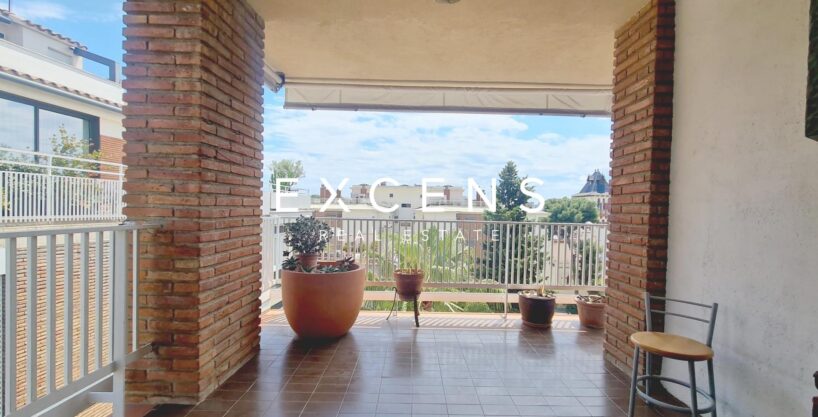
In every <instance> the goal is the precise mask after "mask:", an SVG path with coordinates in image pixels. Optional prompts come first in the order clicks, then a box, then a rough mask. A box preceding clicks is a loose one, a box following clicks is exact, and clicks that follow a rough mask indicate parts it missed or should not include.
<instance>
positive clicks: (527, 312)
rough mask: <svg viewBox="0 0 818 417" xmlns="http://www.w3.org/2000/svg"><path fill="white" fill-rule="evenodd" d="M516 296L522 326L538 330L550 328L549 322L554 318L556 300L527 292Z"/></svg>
mask: <svg viewBox="0 0 818 417" xmlns="http://www.w3.org/2000/svg"><path fill="white" fill-rule="evenodd" d="M518 295H519V303H520V315H521V316H522V319H523V324H525V325H526V326H529V327H535V328H538V329H549V328H551V320H552V319H553V318H554V309H555V308H556V305H557V299H556V298H554V297H541V296H539V295H537V294H536V293H528V292H521V293H519V294H518Z"/></svg>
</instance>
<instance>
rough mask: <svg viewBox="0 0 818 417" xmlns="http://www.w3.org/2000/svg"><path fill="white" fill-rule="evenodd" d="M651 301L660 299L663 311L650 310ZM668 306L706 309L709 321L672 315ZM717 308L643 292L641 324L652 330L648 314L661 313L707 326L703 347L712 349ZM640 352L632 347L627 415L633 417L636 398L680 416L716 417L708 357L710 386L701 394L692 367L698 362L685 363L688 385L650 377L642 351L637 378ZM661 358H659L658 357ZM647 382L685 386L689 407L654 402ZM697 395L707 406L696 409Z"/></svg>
mask: <svg viewBox="0 0 818 417" xmlns="http://www.w3.org/2000/svg"><path fill="white" fill-rule="evenodd" d="M653 300H663V301H665V310H657V309H654V308H653V303H652V301H653ZM669 303H680V304H687V305H692V306H696V307H701V308H705V309H709V310H710V318H709V319H702V318H699V317H693V316H689V315H686V314H680V313H674V312H670V311H668V310H667V304H669ZM718 309H719V305H718V303H713V304H701V303H696V302H692V301H686V300H679V299H675V298H667V297H658V296H653V295H650V294H649V293H647V292H646V293H645V324H646V330H647V331H649V332H652V331H653V320H652V317H651V315H652V314H653V313H656V314H663V315H665V316H675V317H681V318H683V319H688V320H695V321H698V322H702V323H705V324H707V326H708V327H707V340H706V342H705V344H706V345H707V346H708V347H712V344H713V331H714V329H715V324H716V313H717V312H718ZM640 353H641V349H639V346H636V347H635V348H634V352H633V373H632V375H631V391H630V401H629V406H628V416H629V417H633V415H634V412H635V408H636V396H637V395H638V396H639V397H640V398H641V399H642V400H644V401H645V402H646V403H648V405H655V406H657V407H661V408H666V409H669V410H673V411H677V412H681V413H690V415H691V416H693V417H696V416H698V415H699V414H707V413H710V415H711V416H713V417H716V382H715V379H714V375H713V359H712V358H710V359H708V360H707V377H708V382H709V385H710V390H709V392H708V391H705V390H704V389H702V388H699V387H697V386H696V369H695V364H696V362H700V361H695V360H691V361H687V363H688V364H687V365H688V372H689V374H690V382H687V381H682V380H679V379H675V378H668V377H663V376H661V375H653V372H652V371H653V369H652V368H653V364H652V360H651V359H652V356H653V354H651V353H650V352H647V351H646V352H645V375H642V376H640V375H639V354H640ZM660 356H661V355H660ZM667 359H674V358H667ZM651 381H660V382H661V381H664V382H670V383H673V384H677V385H681V386H683V387H686V388H688V389H689V390H690V407H680V406H677V405H673V404H668V403H666V402H664V401H661V400H659V399H656V398H654V397H651V396H650V382H651ZM640 382H642V383H644V387H645V390H644V391H642V390H641V389H640V388H639V386H638V385H639V383H640ZM697 393H698V394H701V395H702V396H703V397H704V398H705V399H707V400H708V401H709V402H710V404H709V405H708V406H707V407H702V408H699V401H698V396H697Z"/></svg>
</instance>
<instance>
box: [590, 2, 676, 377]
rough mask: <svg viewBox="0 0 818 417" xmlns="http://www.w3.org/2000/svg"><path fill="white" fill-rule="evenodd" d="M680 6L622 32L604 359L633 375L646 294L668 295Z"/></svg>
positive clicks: (653, 12)
mask: <svg viewBox="0 0 818 417" xmlns="http://www.w3.org/2000/svg"><path fill="white" fill-rule="evenodd" d="M674 4H675V3H674V0H652V1H650V2H649V4H647V5H646V6H645V7H643V8H642V9H641V10H640V11H639V13H638V14H637V15H636V16H634V17H632V18H631V19H630V20H629V21H628V22H627V23H625V25H624V26H622V28H620V29H619V30H618V31H617V32H616V44H615V67H614V89H613V91H614V103H613V137H612V139H613V141H612V145H611V159H612V161H611V177H612V178H611V205H610V209H611V213H610V225H611V233H610V237H609V243H608V266H607V268H608V289H607V294H608V300H609V301H608V318H607V326H606V330H605V358H606V360H607V361H608V362H609V363H611V364H612V365H614V366H615V367H617V368H619V369H622V370H625V371H628V372H629V371H630V369H631V364H632V361H633V360H632V356H633V349H632V347H631V345H630V344H629V342H628V337H629V336H630V334H632V333H634V332H636V331H639V330H644V328H645V320H644V310H645V309H644V305H643V304H644V303H643V301H642V300H643V298H642V297H643V296H642V294H643V292H644V291H650V292H651V293H652V294H656V295H664V292H665V272H666V271H665V266H666V261H667V235H668V227H667V224H668V197H669V185H670V140H671V125H672V117H673V50H674V26H675V23H674V20H675V10H674V7H675V6H674ZM654 323H657V324H658V325H659V326H660V328H661V325H662V323H661V322H658V321H654Z"/></svg>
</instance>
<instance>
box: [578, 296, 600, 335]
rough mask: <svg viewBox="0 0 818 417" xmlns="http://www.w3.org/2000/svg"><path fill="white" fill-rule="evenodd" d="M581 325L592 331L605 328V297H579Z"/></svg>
mask: <svg viewBox="0 0 818 417" xmlns="http://www.w3.org/2000/svg"><path fill="white" fill-rule="evenodd" d="M576 300H577V313H579V323H580V324H581V325H583V326H585V327H590V328H592V329H601V328H603V327H605V304H606V303H605V296H602V295H594V294H592V295H577V298H576Z"/></svg>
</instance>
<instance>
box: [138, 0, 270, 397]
mask: <svg viewBox="0 0 818 417" xmlns="http://www.w3.org/2000/svg"><path fill="white" fill-rule="evenodd" d="M124 7H125V11H126V15H125V18H124V19H125V23H126V28H125V30H124V34H125V37H126V40H125V43H124V48H125V50H126V54H125V62H126V65H127V67H126V68H125V69H124V74H125V75H126V76H127V79H126V80H125V81H124V82H123V86H124V87H125V89H126V93H125V101H126V103H127V105H126V107H125V109H124V113H125V121H124V125H125V129H126V131H125V134H124V138H125V140H126V145H125V155H126V157H125V163H126V164H127V165H128V170H127V172H126V184H125V189H126V191H127V196H126V202H127V205H128V207H127V208H126V210H125V214H126V215H127V216H128V218H129V219H131V220H150V221H160V222H162V223H163V224H164V227H163V229H162V230H161V231H158V232H156V233H152V234H145V235H144V236H146V237H145V239H144V240H145V242H144V252H143V254H142V262H143V265H144V266H145V269H144V270H143V271H141V273H140V289H141V291H142V292H141V294H143V295H144V298H143V300H142V301H143V302H144V303H145V305H144V307H143V308H142V309H141V312H142V315H141V318H142V319H143V322H142V323H141V327H142V329H143V332H144V333H143V340H144V341H152V342H154V343H156V344H157V345H158V350H157V353H156V354H155V355H152V356H151V357H149V358H147V359H146V360H143V361H140V362H139V363H137V364H136V365H135V366H134V367H133V369H131V370H130V371H129V373H128V376H129V381H130V383H129V385H128V389H129V400H131V401H148V402H154V403H158V402H173V403H196V402H198V401H200V400H202V399H203V398H204V397H205V396H206V395H207V394H209V393H210V392H212V391H213V390H214V389H215V388H216V387H217V386H218V385H219V384H220V383H222V382H224V380H225V379H227V378H228V377H229V376H230V375H231V374H232V373H233V372H234V371H235V370H237V369H238V368H239V367H240V366H242V365H243V364H244V363H245V362H246V361H247V360H249V359H250V358H251V357H252V356H253V355H254V354H255V352H256V350H257V349H258V343H259V323H260V320H259V314H260V310H259V307H260V303H259V300H258V297H259V293H260V287H261V281H260V269H261V263H260V261H261V248H260V242H261V236H260V233H261V218H260V216H261V185H262V178H261V174H262V172H261V169H262V166H261V160H262V154H261V151H262V111H263V109H262V82H263V70H262V68H263V45H264V39H263V36H264V33H263V29H264V22H263V21H262V19H261V18H260V17H259V16H258V15H257V14H256V13H255V12H254V11H253V10H252V9H251V8H250V6H249V5H248V4H247V3H246V2H245V1H243V0H185V1H165V0H129V1H126V2H125V6H124Z"/></svg>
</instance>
